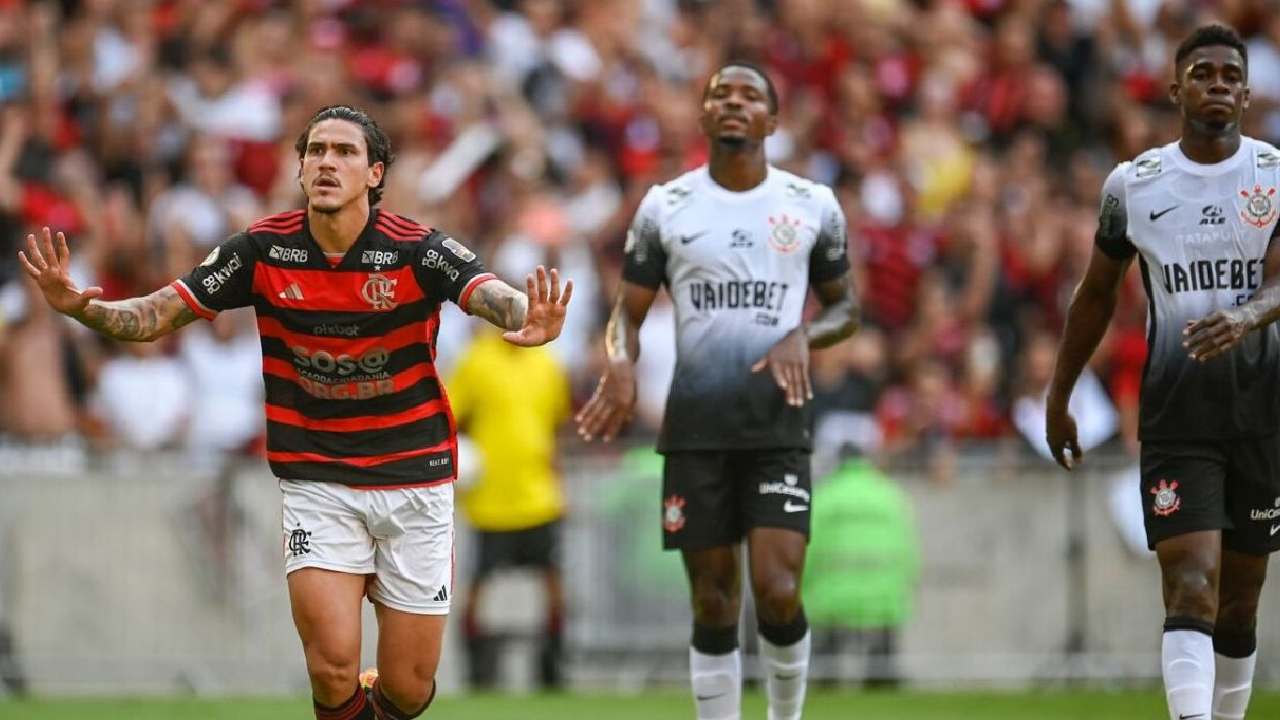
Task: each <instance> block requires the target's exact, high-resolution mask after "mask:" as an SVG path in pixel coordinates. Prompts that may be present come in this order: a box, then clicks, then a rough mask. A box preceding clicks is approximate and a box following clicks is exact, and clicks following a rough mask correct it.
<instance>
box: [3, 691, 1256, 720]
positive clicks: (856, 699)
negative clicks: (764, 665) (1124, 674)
mask: <svg viewBox="0 0 1280 720" xmlns="http://www.w3.org/2000/svg"><path fill="white" fill-rule="evenodd" d="M1165 712H1166V710H1165V706H1164V698H1163V696H1162V695H1161V694H1160V692H1159V691H1158V690H1150V691H1141V692H1116V693H1108V692H1097V691H1090V692H1077V693H1068V692H1052V693H852V692H849V693H827V692H818V693H814V694H812V695H811V697H810V699H809V702H808V703H807V704H806V712H805V718H806V720H974V719H975V718H983V720H1006V719H1007V720H1014V719H1015V718H1016V719H1017V720H1112V719H1114V720H1121V719H1123V720H1145V719H1147V718H1150V719H1151V720H1159V719H1161V718H1164V717H1165ZM312 717H313V716H312V714H311V709H310V705H309V703H308V702H307V700H306V699H305V698H297V699H248V698H245V699H226V700H200V699H135V700H94V699H76V700H26V701H21V702H16V701H9V702H4V701H0V718H3V719H4V720H73V719H74V720H310V719H311V718H312ZM424 717H425V718H427V719H430V718H437V719H438V720H565V718H569V719H571V720H596V719H597V718H599V719H601V720H667V719H670V720H689V719H690V718H692V717H693V702H692V701H691V699H690V698H689V697H688V696H687V695H686V694H685V693H683V692H678V691H670V690H664V691H661V692H655V693H644V694H643V695H554V696H548V695H527V696H485V695H463V696H456V697H441V698H439V699H438V700H437V701H436V703H435V704H434V705H433V706H432V708H431V711H430V712H429V713H427V714H426V715H425V716H424ZM743 717H744V718H750V719H751V720H756V719H757V718H759V719H763V718H764V717H765V706H764V698H763V697H762V696H760V695H759V694H758V693H756V694H748V695H747V696H746V698H745V700H744V706H743ZM1249 717H1256V718H1275V717H1280V693H1275V692H1270V693H1267V692H1259V693H1255V695H1254V700H1253V702H1252V703H1251V706H1250V708H1249Z"/></svg>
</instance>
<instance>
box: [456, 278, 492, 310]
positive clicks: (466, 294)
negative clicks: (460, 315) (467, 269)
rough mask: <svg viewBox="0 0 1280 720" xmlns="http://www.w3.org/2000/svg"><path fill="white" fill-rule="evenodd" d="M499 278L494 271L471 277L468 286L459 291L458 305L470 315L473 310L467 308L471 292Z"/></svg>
mask: <svg viewBox="0 0 1280 720" xmlns="http://www.w3.org/2000/svg"><path fill="white" fill-rule="evenodd" d="M497 279H498V276H497V275H494V274H493V273H480V274H479V275H477V276H475V277H473V278H471V280H470V282H468V283H467V286H466V287H464V288H462V292H461V293H458V307H460V308H462V311H463V312H465V313H467V314H468V315H470V314H471V311H470V310H467V301H468V300H470V299H471V293H473V292H475V289H476V288H478V287H480V286H481V285H483V284H485V283H486V282H489V281H490V280H497Z"/></svg>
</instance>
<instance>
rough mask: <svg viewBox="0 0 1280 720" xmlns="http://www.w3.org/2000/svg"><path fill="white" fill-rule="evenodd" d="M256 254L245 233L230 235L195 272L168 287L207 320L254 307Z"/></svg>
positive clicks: (251, 242)
mask: <svg viewBox="0 0 1280 720" xmlns="http://www.w3.org/2000/svg"><path fill="white" fill-rule="evenodd" d="M255 262H257V252H256V251H255V250H254V246H253V241H252V240H251V239H250V238H249V235H248V233H237V234H236V235H232V236H231V237H230V238H229V239H228V240H227V241H226V242H224V243H222V244H221V245H219V246H217V247H215V248H214V249H213V250H212V251H211V252H210V253H209V255H208V257H206V258H205V259H204V261H203V262H201V263H200V264H199V265H197V266H196V267H195V269H194V270H192V271H191V272H189V273H187V274H186V275H183V276H182V277H180V278H178V279H177V280H174V281H173V283H171V287H172V288H173V289H174V290H177V291H178V295H179V296H180V297H181V298H182V301H183V302H185V303H186V304H187V306H188V307H190V308H191V310H192V311H193V312H194V313H195V314H197V315H199V316H200V317H202V318H204V319H206V320H212V319H213V318H214V316H216V315H217V314H218V313H219V312H221V311H223V310H231V309H233V308H239V307H245V306H246V305H251V304H253V266H254V263H255Z"/></svg>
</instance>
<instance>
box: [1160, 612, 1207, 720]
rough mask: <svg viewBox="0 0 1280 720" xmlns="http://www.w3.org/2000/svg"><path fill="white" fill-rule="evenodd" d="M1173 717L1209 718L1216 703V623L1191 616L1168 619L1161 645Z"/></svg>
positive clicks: (1182, 719) (1174, 719) (1177, 719)
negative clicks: (1214, 638) (1214, 700)
mask: <svg viewBox="0 0 1280 720" xmlns="http://www.w3.org/2000/svg"><path fill="white" fill-rule="evenodd" d="M1160 660H1161V665H1162V667H1163V674H1164V693H1165V697H1166V698H1167V699H1168V701H1169V717H1170V718H1171V720H1192V719H1193V718H1194V719H1195V720H1209V713H1210V712H1211V710H1212V707H1213V674H1214V662H1213V625H1212V623H1208V622H1205V621H1203V620H1198V619H1196V618H1187V617H1171V618H1169V619H1167V620H1165V623H1164V639H1163V641H1162V643H1161V648H1160Z"/></svg>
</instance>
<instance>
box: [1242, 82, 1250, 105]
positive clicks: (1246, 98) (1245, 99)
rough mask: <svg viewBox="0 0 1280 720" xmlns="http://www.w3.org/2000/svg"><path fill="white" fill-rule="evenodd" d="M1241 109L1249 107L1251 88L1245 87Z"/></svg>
mask: <svg viewBox="0 0 1280 720" xmlns="http://www.w3.org/2000/svg"><path fill="white" fill-rule="evenodd" d="M1240 107H1242V108H1247V107H1249V88H1248V87H1245V89H1244V92H1242V93H1241V94H1240Z"/></svg>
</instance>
